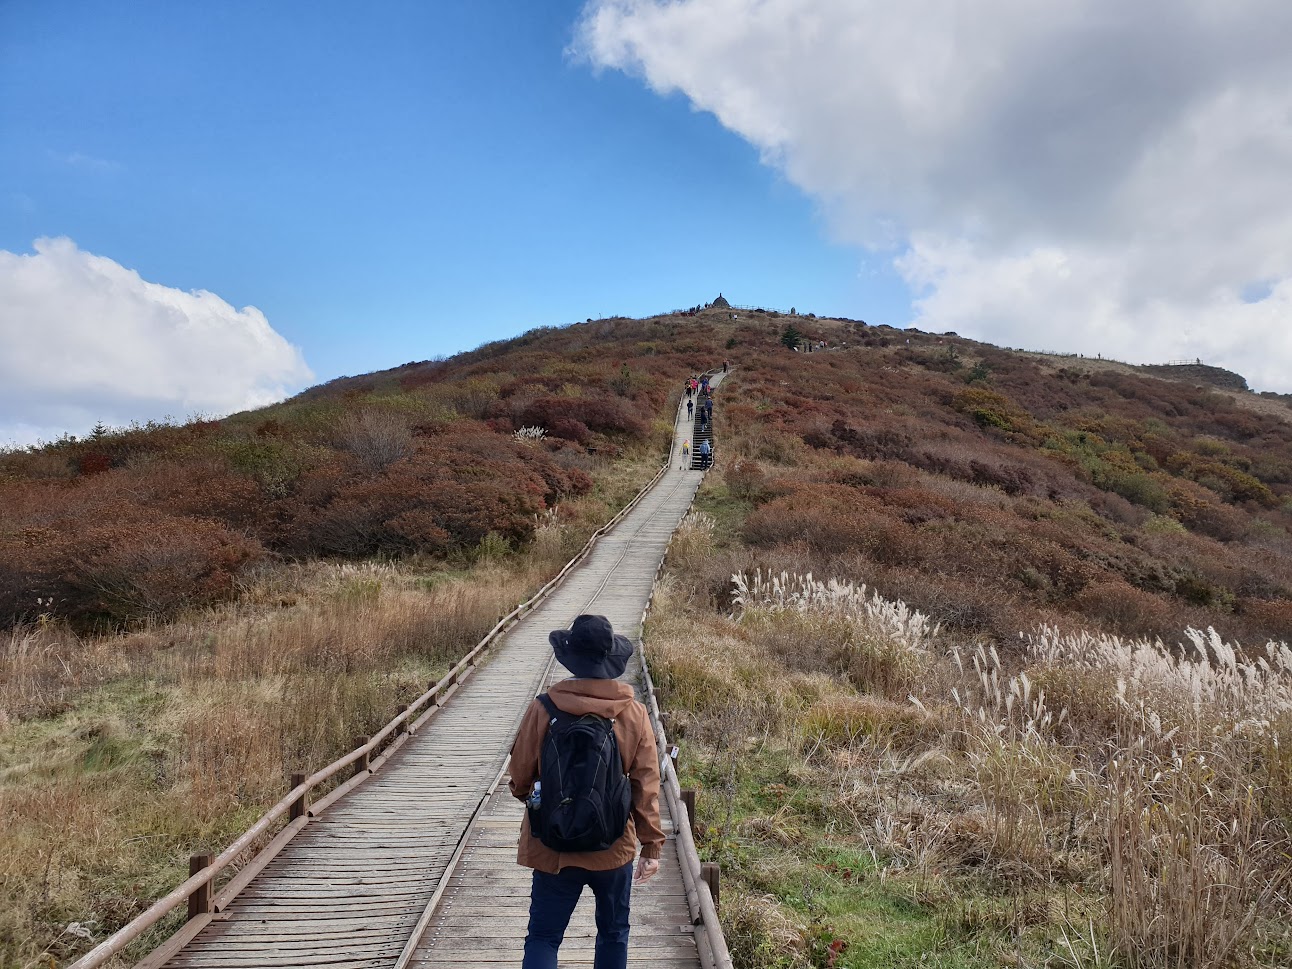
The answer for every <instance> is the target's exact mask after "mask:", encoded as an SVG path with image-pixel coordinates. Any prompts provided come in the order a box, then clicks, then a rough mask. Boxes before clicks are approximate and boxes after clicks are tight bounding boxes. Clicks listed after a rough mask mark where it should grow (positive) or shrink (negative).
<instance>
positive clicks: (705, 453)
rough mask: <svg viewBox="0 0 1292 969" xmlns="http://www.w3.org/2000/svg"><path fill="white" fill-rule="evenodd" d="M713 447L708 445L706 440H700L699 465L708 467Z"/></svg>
mask: <svg viewBox="0 0 1292 969" xmlns="http://www.w3.org/2000/svg"><path fill="white" fill-rule="evenodd" d="M712 458H713V448H711V447H709V442H708V441H701V442H700V467H702V468H706V469H707V468H708V467H709V465H710V464H711V463H712Z"/></svg>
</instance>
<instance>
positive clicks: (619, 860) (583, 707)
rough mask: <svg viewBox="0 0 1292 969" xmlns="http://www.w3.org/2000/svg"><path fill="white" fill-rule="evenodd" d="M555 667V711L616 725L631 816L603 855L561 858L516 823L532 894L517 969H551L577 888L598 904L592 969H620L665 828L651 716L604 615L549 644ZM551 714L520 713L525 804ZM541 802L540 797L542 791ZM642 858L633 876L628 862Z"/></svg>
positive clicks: (517, 775) (517, 754) (517, 752)
mask: <svg viewBox="0 0 1292 969" xmlns="http://www.w3.org/2000/svg"><path fill="white" fill-rule="evenodd" d="M548 641H549V642H550V643H551V644H552V649H553V651H554V652H555V653H556V659H557V661H558V662H559V663H561V664H562V665H563V666H564V667H565V668H566V669H568V670H569V671H570V673H571V674H572V676H571V678H570V679H566V680H562V681H560V682H559V683H556V684H554V685H553V686H552V688H551V689H549V690H548V691H547V695H548V697H549V698H550V699H551V701H552V702H553V703H555V704H556V707H557V709H559V710H561V711H564V712H565V713H569V714H573V715H574V716H576V717H577V716H583V715H585V714H589V713H594V714H596V715H597V716H600V717H605V718H606V719H608V720H612V721H613V730H614V734H615V741H616V743H617V744H618V746H619V755H620V759H621V760H622V761H623V768H624V772H625V773H626V774H628V776H629V780H630V782H631V787H632V809H631V811H630V812H629V817H628V824H627V825H626V826H625V828H624V833H623V834H622V835H620V837H619V840H618V841H616V842H614V844H612V845H611V846H610V847H609V848H607V849H605V850H603V851H583V852H574V853H562V852H559V851H555V850H553V849H552V848H549V847H548V846H547V845H545V844H543V842H542V841H540V840H539V839H538V838H537V837H536V836H535V835H534V833H533V832H532V831H531V830H530V825H529V812H528V811H526V812H525V817H524V819H523V820H522V821H521V828H520V847H519V849H518V850H517V852H516V861H517V862H518V863H519V864H521V865H524V866H525V867H527V868H532V869H534V879H533V884H532V887H531V890H530V902H529V932H528V934H527V935H526V937H525V959H524V962H523V963H522V964H521V965H522V969H557V962H556V956H557V950H558V949H559V948H560V946H561V942H562V941H563V940H564V938H565V929H566V927H567V926H568V925H569V924H570V916H571V915H572V914H573V913H574V907H575V905H577V904H578V901H579V896H580V895H582V894H583V888H584V886H587V887H590V888H591V889H592V892H593V895H594V896H595V897H596V921H597V942H596V954H595V956H594V958H593V963H592V965H593V969H625V967H626V966H627V964H628V912H629V904H630V901H631V898H632V885H633V882H634V881H636V882H645V881H647V880H648V879H650V878H652V877H653V876H654V875H655V874H656V873H657V872H658V871H659V856H660V851H661V849H662V848H663V846H664V829H663V827H662V826H661V824H660V816H659V785H660V774H659V755H658V752H657V750H656V747H655V735H654V732H653V731H652V729H651V724H650V715H649V714H648V713H647V712H646V708H645V707H644V706H642V704H641V703H639V702H638V701H637V699H636V697H635V696H634V694H633V689H632V687H630V686H629V685H628V684H626V683H621V682H619V681H618V680H617V679H616V678H617V677H619V676H621V675H623V672H624V668H625V667H626V666H627V664H628V659H629V657H631V656H632V653H633V645H632V643H631V642H630V641H629V640H628V639H627V638H626V637H624V636H620V635H618V634H617V633H615V632H614V630H613V629H612V628H611V625H610V621H609V620H608V619H606V617H605V616H589V615H584V616H579V617H578V618H576V619H575V620H574V622H573V623H572V624H571V625H570V628H569V629H568V630H567V629H558V630H555V631H554V632H552V633H551V634H550V635H549V636H548ZM548 722H549V717H548V712H547V710H546V709H545V708H544V707H543V705H542V703H540V702H539V701H538V700H534V701H533V702H532V703H530V705H529V708H528V709H527V710H526V711H525V716H524V717H523V719H522V720H521V723H520V729H519V731H518V732H517V734H516V742H515V744H513V745H512V749H511V768H510V770H511V781H510V785H511V793H512V795H513V796H514V797H516V798H518V799H519V800H522V801H524V800H527V799H528V798H529V796H530V794H531V793H532V791H533V787H534V782H535V781H537V780H540V779H541V778H540V777H539V755H540V752H541V751H542V749H543V739H544V737H545V736H546V734H547V728H548ZM543 793H546V792H543ZM639 842H640V843H641V858H640V860H639V861H638V862H637V874H636V877H634V876H633V859H634V857H635V856H636V855H637V844H638V843H639Z"/></svg>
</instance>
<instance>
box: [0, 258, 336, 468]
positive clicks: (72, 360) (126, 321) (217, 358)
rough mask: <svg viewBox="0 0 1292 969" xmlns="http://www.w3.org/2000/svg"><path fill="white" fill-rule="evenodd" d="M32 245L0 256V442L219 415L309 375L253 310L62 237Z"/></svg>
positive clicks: (263, 400) (296, 353)
mask: <svg viewBox="0 0 1292 969" xmlns="http://www.w3.org/2000/svg"><path fill="white" fill-rule="evenodd" d="M34 249H35V252H34V254H21V253H13V252H7V251H4V250H0V444H9V443H17V444H26V443H32V442H33V441H35V440H36V439H38V438H46V439H48V438H50V437H54V436H57V435H58V434H59V433H61V432H63V431H70V432H72V433H82V432H84V431H85V430H86V429H87V428H89V427H90V426H92V425H93V424H94V422H95V421H98V420H102V421H104V422H106V423H109V424H117V425H119V424H126V423H129V422H130V421H132V420H148V419H159V418H163V417H167V416H173V417H180V418H182V417H187V416H189V415H191V414H195V413H201V414H209V415H223V414H228V413H232V412H234V411H238V410H244V409H246V408H249V407H259V406H262V405H264V404H269V403H272V402H273V401H276V400H281V399H282V398H283V397H285V396H287V395H288V394H289V393H291V392H293V391H295V390H297V389H299V388H300V387H301V386H303V385H304V384H305V383H307V382H308V381H310V380H311V379H312V377H313V374H312V373H311V372H310V370H309V368H308V367H307V366H306V365H305V361H304V359H303V358H302V356H301V353H300V350H298V349H297V348H296V347H294V346H292V345H291V344H290V343H288V342H287V341H286V340H285V339H283V337H282V336H281V335H279V334H278V333H276V332H275V331H274V330H273V328H272V327H270V325H269V322H268V320H266V319H265V316H264V314H263V313H261V312H260V310H258V309H256V308H255V307H254V306H248V307H244V308H243V309H241V310H237V309H234V308H233V307H232V306H230V305H229V304H228V303H226V302H225V301H224V300H222V299H221V298H220V297H218V296H216V295H215V294H214V293H209V292H206V291H205V290H196V291H193V292H184V291H182V290H178V289H172V288H170V287H168V286H162V285H159V284H157V283H150V282H147V281H145V280H144V279H142V278H140V276H139V274H138V273H137V272H134V271H133V270H130V269H126V268H125V267H124V266H121V265H120V264H118V263H116V262H114V261H112V260H111V259H108V258H105V257H103V256H96V255H93V254H91V253H88V252H84V251H83V250H81V249H79V248H77V246H76V244H75V243H74V242H72V241H71V240H70V239H65V238H60V239H39V240H37V241H36V243H35V246H34Z"/></svg>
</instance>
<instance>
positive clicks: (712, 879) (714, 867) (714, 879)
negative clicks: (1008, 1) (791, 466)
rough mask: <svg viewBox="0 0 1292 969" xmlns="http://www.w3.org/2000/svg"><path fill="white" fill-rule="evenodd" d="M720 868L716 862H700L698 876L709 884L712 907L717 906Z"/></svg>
mask: <svg viewBox="0 0 1292 969" xmlns="http://www.w3.org/2000/svg"><path fill="white" fill-rule="evenodd" d="M721 873H722V869H721V868H720V867H719V866H718V864H717V862H713V861H704V862H701V863H700V877H701V878H703V879H704V883H705V884H706V885H708V886H709V894H710V895H712V896H713V907H714V909H715V910H716V909H717V907H718V882H719V879H720V877H721Z"/></svg>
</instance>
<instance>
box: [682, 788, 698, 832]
mask: <svg viewBox="0 0 1292 969" xmlns="http://www.w3.org/2000/svg"><path fill="white" fill-rule="evenodd" d="M682 804H683V806H684V807H685V808H686V820H687V824H689V825H691V839H692V840H695V837H696V828H697V825H696V823H695V788H693V787H684V788H682Z"/></svg>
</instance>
